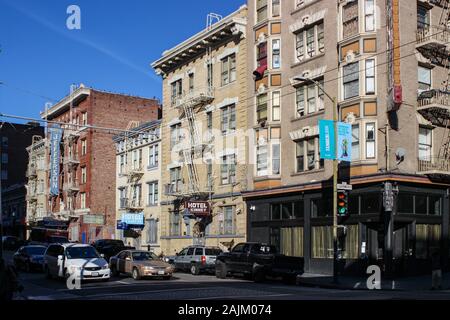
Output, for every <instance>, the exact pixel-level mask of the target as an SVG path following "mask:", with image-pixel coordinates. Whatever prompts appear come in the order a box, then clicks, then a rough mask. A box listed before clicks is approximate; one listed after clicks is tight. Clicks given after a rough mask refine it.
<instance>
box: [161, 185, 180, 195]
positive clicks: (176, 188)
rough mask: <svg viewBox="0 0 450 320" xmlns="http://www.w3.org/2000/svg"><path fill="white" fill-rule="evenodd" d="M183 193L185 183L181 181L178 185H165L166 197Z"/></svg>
mask: <svg viewBox="0 0 450 320" xmlns="http://www.w3.org/2000/svg"><path fill="white" fill-rule="evenodd" d="M182 192H183V183H182V182H181V181H179V182H177V183H168V184H165V185H164V194H165V195H166V196H174V195H179V194H181V193H182Z"/></svg>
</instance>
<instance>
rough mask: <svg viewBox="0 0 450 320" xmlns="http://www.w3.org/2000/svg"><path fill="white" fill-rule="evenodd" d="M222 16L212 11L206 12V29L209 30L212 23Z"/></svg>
mask: <svg viewBox="0 0 450 320" xmlns="http://www.w3.org/2000/svg"><path fill="white" fill-rule="evenodd" d="M222 18H223V17H222V16H221V15H220V14H217V13H213V12H211V13H208V15H207V16H206V29H207V30H210V29H211V27H212V26H213V24H214V23H217V22H219V21H220V20H222ZM214 21H215V22H214Z"/></svg>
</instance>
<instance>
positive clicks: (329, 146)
mask: <svg viewBox="0 0 450 320" xmlns="http://www.w3.org/2000/svg"><path fill="white" fill-rule="evenodd" d="M319 146H320V158H321V159H329V160H334V159H335V158H336V147H335V138H334V122H333V120H319Z"/></svg>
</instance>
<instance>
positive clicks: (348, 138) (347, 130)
mask: <svg viewBox="0 0 450 320" xmlns="http://www.w3.org/2000/svg"><path fill="white" fill-rule="evenodd" d="M337 129H338V160H340V161H347V162H351V161H352V125H351V124H350V123H344V122H338V127H337Z"/></svg>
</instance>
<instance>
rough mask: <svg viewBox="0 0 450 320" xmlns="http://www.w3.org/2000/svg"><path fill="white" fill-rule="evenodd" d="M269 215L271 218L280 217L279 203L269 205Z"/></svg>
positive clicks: (278, 218) (277, 218)
mask: <svg viewBox="0 0 450 320" xmlns="http://www.w3.org/2000/svg"><path fill="white" fill-rule="evenodd" d="M270 211H271V212H270V217H271V220H280V218H281V212H280V205H279V204H273V205H271V206H270Z"/></svg>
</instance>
